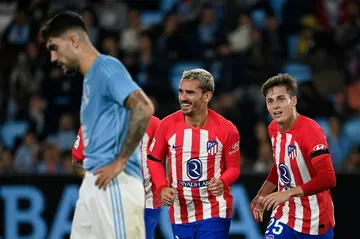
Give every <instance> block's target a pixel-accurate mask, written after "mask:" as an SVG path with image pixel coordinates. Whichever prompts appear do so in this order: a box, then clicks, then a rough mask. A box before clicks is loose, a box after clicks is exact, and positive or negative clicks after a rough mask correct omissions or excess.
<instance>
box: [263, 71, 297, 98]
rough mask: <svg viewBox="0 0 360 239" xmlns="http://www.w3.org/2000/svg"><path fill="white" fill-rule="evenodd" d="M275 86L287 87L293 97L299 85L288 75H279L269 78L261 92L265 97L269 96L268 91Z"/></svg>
mask: <svg viewBox="0 0 360 239" xmlns="http://www.w3.org/2000/svg"><path fill="white" fill-rule="evenodd" d="M275 86H285V87H286V90H287V92H288V93H289V94H290V95H291V96H295V95H296V92H297V83H296V80H295V79H294V78H292V77H291V76H290V75H288V74H278V75H276V76H273V77H271V78H269V79H268V80H267V81H266V82H265V83H264V84H263V85H262V87H261V92H262V93H263V95H264V96H266V95H267V93H268V91H269V90H270V89H271V88H273V87H275Z"/></svg>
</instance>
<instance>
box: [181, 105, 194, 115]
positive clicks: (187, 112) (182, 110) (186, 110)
mask: <svg viewBox="0 0 360 239" xmlns="http://www.w3.org/2000/svg"><path fill="white" fill-rule="evenodd" d="M181 112H182V113H183V114H184V115H191V112H192V111H191V109H188V108H186V109H185V108H183V107H181Z"/></svg>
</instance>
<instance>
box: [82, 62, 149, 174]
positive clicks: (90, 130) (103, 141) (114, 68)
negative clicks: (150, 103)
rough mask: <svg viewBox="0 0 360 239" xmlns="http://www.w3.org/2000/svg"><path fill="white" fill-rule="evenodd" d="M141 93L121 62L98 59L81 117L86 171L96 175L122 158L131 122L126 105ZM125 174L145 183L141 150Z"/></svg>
mask: <svg viewBox="0 0 360 239" xmlns="http://www.w3.org/2000/svg"><path fill="white" fill-rule="evenodd" d="M139 89H140V88H139V86H138V85H137V84H136V83H135V82H134V81H133V80H132V78H131V76H130V74H129V72H128V71H127V70H126V68H125V66H124V65H123V64H122V63H121V62H120V61H119V60H117V59H116V58H113V57H111V56H107V55H100V56H98V57H97V58H96V60H95V61H94V63H93V65H92V67H91V68H90V70H89V72H88V73H87V75H86V76H85V79H84V82H83V94H82V101H81V113H80V120H81V128H82V136H83V142H84V147H85V149H84V156H85V159H84V168H85V169H86V170H87V171H90V172H94V171H95V170H96V169H98V168H101V167H104V166H105V165H107V164H109V163H111V162H112V161H114V160H115V159H116V157H117V156H118V155H119V153H120V150H121V148H122V146H123V142H124V140H125V138H126V135H127V132H128V129H129V119H130V111H129V110H128V109H127V108H125V106H124V101H125V100H126V98H127V97H128V96H129V95H130V94H131V93H132V92H134V91H136V90H139ZM124 171H125V172H126V173H127V174H129V175H132V176H135V177H137V178H139V179H140V180H142V173H141V157H140V149H139V147H138V148H137V149H136V150H135V152H134V153H133V155H131V157H130V159H129V161H128V162H127V164H126V167H125V169H124Z"/></svg>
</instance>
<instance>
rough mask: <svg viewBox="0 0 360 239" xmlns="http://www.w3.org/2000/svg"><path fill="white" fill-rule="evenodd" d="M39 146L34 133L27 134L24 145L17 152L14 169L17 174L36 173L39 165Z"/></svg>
mask: <svg viewBox="0 0 360 239" xmlns="http://www.w3.org/2000/svg"><path fill="white" fill-rule="evenodd" d="M39 149H40V147H39V144H38V142H37V140H36V138H35V134H34V133H33V132H27V133H26V135H25V137H24V140H23V142H22V144H21V145H20V146H19V148H18V149H17V150H16V151H15V157H14V167H15V170H16V171H17V172H24V173H31V172H35V167H36V165H37V163H38V156H39V155H38V154H39Z"/></svg>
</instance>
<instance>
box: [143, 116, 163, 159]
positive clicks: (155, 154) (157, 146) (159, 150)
mask: <svg viewBox="0 0 360 239" xmlns="http://www.w3.org/2000/svg"><path fill="white" fill-rule="evenodd" d="M165 130H166V125H165V123H164V122H163V121H162V122H160V124H159V126H158V127H157V130H156V132H155V135H154V138H153V140H152V142H151V144H150V146H149V155H148V159H150V160H154V161H159V162H163V161H164V160H165V157H166V154H167V150H168V143H167V141H166V134H165Z"/></svg>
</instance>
